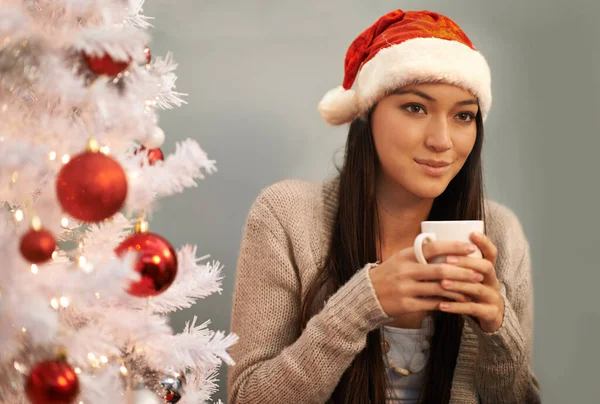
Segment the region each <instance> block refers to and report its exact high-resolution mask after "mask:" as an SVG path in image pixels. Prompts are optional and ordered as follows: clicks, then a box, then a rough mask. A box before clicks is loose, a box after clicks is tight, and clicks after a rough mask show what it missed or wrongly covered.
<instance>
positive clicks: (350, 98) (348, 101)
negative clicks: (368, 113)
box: [318, 86, 358, 125]
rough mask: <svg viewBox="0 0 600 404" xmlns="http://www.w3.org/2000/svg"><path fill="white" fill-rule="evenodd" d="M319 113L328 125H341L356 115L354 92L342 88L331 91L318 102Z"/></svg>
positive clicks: (356, 101)
mask: <svg viewBox="0 0 600 404" xmlns="http://www.w3.org/2000/svg"><path fill="white" fill-rule="evenodd" d="M318 109H319V112H320V113H321V116H322V117H323V118H324V119H325V120H326V121H327V123H329V124H330V125H342V124H344V123H346V122H350V121H352V120H353V119H354V118H355V117H356V116H357V115H358V100H357V99H356V93H355V92H354V90H352V89H350V90H346V89H344V87H342V86H338V87H336V88H334V89H331V90H329V91H328V92H327V94H325V96H324V97H323V99H322V100H321V102H319V107H318Z"/></svg>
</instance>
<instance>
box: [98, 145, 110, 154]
mask: <svg viewBox="0 0 600 404" xmlns="http://www.w3.org/2000/svg"><path fill="white" fill-rule="evenodd" d="M100 153H102V154H109V153H110V147H108V146H102V147H101V148H100Z"/></svg>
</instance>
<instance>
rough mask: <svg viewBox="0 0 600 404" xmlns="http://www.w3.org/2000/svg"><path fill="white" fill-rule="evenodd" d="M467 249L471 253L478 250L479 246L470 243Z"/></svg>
mask: <svg viewBox="0 0 600 404" xmlns="http://www.w3.org/2000/svg"><path fill="white" fill-rule="evenodd" d="M467 251H468V252H470V253H474V252H475V251H477V247H475V246H474V245H470V246H468V247H467Z"/></svg>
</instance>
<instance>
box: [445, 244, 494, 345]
mask: <svg viewBox="0 0 600 404" xmlns="http://www.w3.org/2000/svg"><path fill="white" fill-rule="evenodd" d="M472 240H473V243H475V245H477V247H479V250H480V251H481V253H482V255H483V258H473V257H467V256H464V255H462V256H455V255H450V256H448V259H447V262H448V263H449V264H451V265H457V266H459V267H462V268H465V269H466V268H468V269H472V270H475V271H477V272H478V273H481V274H482V275H483V281H482V282H481V283H473V282H464V281H461V280H457V279H450V278H446V277H445V278H444V280H443V281H442V287H443V288H444V289H445V290H447V291H451V292H456V293H461V294H463V295H465V296H468V297H470V298H471V300H472V301H470V302H440V305H439V308H440V310H442V311H445V312H448V313H455V314H466V315H469V316H472V317H474V318H475V319H477V321H478V322H479V325H480V327H481V329H482V330H483V331H485V332H487V333H493V332H495V331H497V330H498V329H499V328H500V327H501V326H502V322H503V320H504V298H503V297H502V295H501V294H500V282H498V279H497V278H496V270H495V268H494V265H495V264H496V258H497V257H498V249H497V248H496V246H494V244H493V243H492V242H491V241H490V239H489V238H487V236H485V235H483V234H481V233H473V235H472Z"/></svg>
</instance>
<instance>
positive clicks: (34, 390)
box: [25, 360, 79, 404]
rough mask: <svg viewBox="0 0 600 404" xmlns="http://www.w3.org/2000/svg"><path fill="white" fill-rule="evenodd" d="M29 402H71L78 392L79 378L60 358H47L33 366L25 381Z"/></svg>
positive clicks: (32, 403)
mask: <svg viewBox="0 0 600 404" xmlns="http://www.w3.org/2000/svg"><path fill="white" fill-rule="evenodd" d="M25 393H26V394H27V398H28V399H29V401H30V402H31V404H71V403H73V402H75V399H76V398H77V395H78V394H79V380H78V379H77V375H76V374H75V371H74V370H73V368H71V366H70V365H69V364H68V363H67V362H65V361H62V360H47V361H44V362H40V363H38V364H37V365H35V366H34V367H33V369H32V370H31V373H29V376H27V381H26V382H25Z"/></svg>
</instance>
